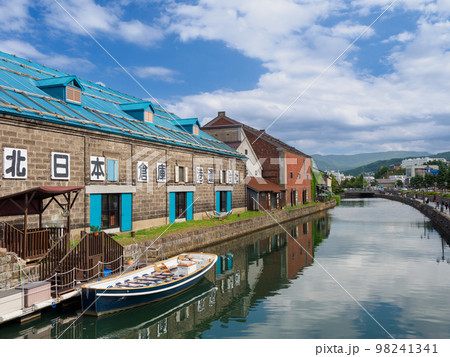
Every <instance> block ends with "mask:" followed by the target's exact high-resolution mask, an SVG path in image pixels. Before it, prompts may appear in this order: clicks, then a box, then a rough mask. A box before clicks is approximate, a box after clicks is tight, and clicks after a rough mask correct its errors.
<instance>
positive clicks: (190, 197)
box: [186, 192, 194, 221]
mask: <svg viewBox="0 0 450 357" xmlns="http://www.w3.org/2000/svg"><path fill="white" fill-rule="evenodd" d="M186 208H187V211H186V221H192V220H193V219H194V192H186Z"/></svg>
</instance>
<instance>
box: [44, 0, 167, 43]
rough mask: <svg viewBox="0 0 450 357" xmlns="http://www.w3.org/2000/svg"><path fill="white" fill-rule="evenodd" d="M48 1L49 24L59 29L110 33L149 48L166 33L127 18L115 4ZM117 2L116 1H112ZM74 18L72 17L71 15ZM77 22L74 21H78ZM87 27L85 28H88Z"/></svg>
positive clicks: (76, 31)
mask: <svg viewBox="0 0 450 357" xmlns="http://www.w3.org/2000/svg"><path fill="white" fill-rule="evenodd" d="M59 3H60V4H61V6H59V5H58V4H57V3H56V2H55V1H53V0H47V1H46V7H47V13H46V18H45V20H46V24H47V26H49V27H51V28H56V29H58V30H60V31H70V32H73V33H76V34H79V35H84V36H87V35H88V34H87V33H86V31H87V32H89V33H90V34H91V35H92V36H108V38H109V39H113V40H117V39H119V40H125V41H126V42H130V43H134V44H137V45H139V46H142V47H147V46H150V45H152V44H154V43H155V41H158V40H160V39H162V37H163V32H162V30H160V29H158V28H157V27H153V26H148V25H146V24H144V23H142V22H141V21H139V20H130V21H124V20H122V19H121V18H120V17H119V14H120V11H119V10H117V8H116V7H113V6H112V7H110V8H109V7H106V6H101V5H98V4H97V3H96V2H95V1H94V0H65V1H59ZM113 5H114V4H113ZM72 17H73V18H72ZM74 19H75V20H76V21H75V20H74ZM85 30H86V31H85Z"/></svg>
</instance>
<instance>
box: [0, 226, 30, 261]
mask: <svg viewBox="0 0 450 357" xmlns="http://www.w3.org/2000/svg"><path fill="white" fill-rule="evenodd" d="M24 235H25V234H24V233H23V232H22V231H21V230H20V229H17V228H16V227H14V226H12V225H10V224H9V223H6V222H2V240H1V241H0V247H2V248H6V250H8V251H9V252H14V253H16V254H17V255H18V256H19V257H21V258H23V252H24V239H23V237H24Z"/></svg>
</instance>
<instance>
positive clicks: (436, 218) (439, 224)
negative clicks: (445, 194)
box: [374, 193, 450, 241]
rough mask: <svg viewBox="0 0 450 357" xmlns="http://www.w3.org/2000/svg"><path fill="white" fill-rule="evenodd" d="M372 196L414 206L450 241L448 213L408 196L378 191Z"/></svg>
mask: <svg viewBox="0 0 450 357" xmlns="http://www.w3.org/2000/svg"><path fill="white" fill-rule="evenodd" d="M374 197H380V198H386V199H389V200H393V201H397V202H401V203H404V204H407V205H409V206H412V207H414V208H415V209H417V210H419V211H420V212H422V213H423V214H424V215H425V216H427V217H428V218H429V219H430V221H431V223H432V224H433V225H434V227H435V228H436V230H437V231H438V232H439V233H440V234H441V235H442V236H443V237H444V238H445V240H447V241H450V216H449V215H448V214H445V213H443V212H440V211H439V210H437V209H435V208H433V207H432V206H430V205H428V204H426V203H423V202H421V201H418V200H416V199H414V198H410V197H402V196H399V195H390V194H380V193H376V194H375V196H374Z"/></svg>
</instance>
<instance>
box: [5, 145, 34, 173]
mask: <svg viewBox="0 0 450 357" xmlns="http://www.w3.org/2000/svg"><path fill="white" fill-rule="evenodd" d="M27 176H28V155H27V150H24V149H14V148H3V178H5V179H26V178H27Z"/></svg>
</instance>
